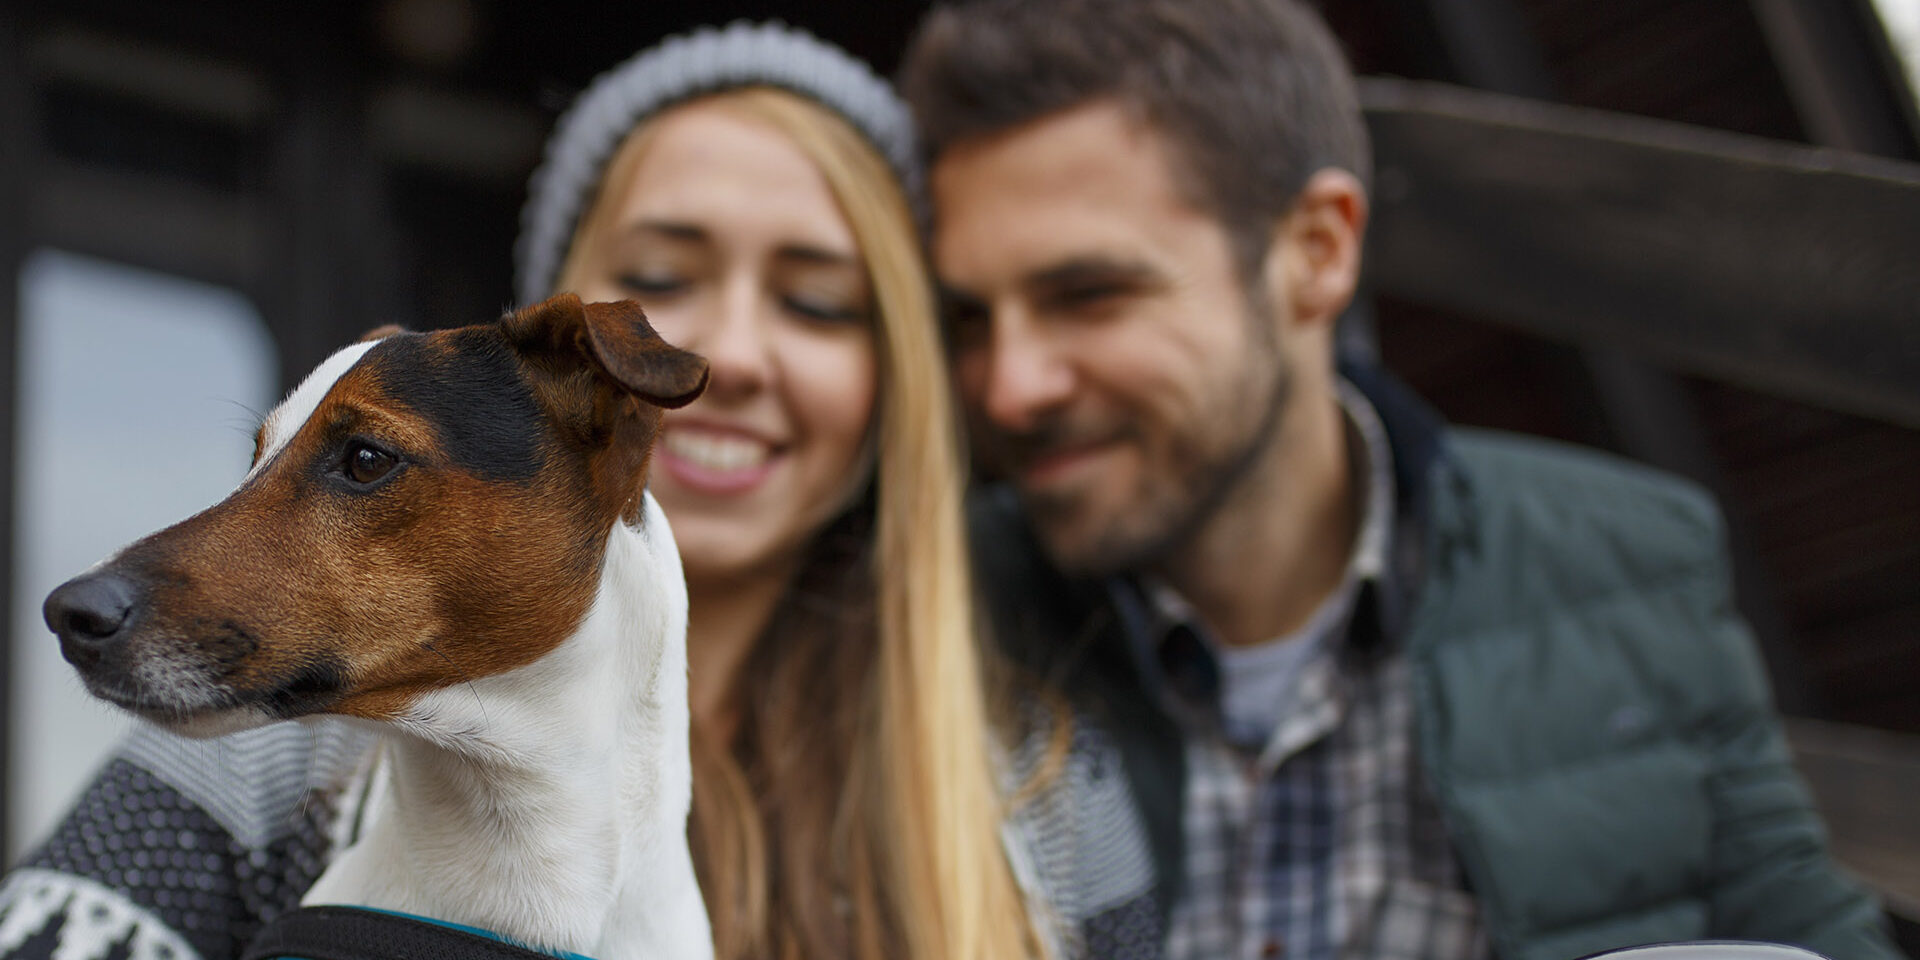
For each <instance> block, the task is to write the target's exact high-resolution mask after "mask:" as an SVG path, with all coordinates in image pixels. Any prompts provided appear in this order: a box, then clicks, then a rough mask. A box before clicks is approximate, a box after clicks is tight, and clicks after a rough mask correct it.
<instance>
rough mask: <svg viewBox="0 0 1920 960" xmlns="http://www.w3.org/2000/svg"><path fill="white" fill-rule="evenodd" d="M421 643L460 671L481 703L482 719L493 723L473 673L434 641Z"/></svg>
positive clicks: (462, 681) (466, 683) (470, 690)
mask: <svg viewBox="0 0 1920 960" xmlns="http://www.w3.org/2000/svg"><path fill="white" fill-rule="evenodd" d="M420 643H421V644H422V645H423V646H425V647H426V648H427V649H428V650H432V651H433V654H434V656H436V657H439V658H440V659H442V660H445V661H446V662H447V666H449V667H452V668H454V669H455V670H458V671H460V682H461V683H463V684H465V685H466V688H467V692H468V693H471V694H473V702H474V703H476V704H479V706H480V719H482V720H485V721H486V722H487V723H489V724H491V723H493V718H492V717H489V716H487V702H486V701H485V700H482V699H480V688H479V687H476V686H474V685H473V675H472V674H470V673H468V672H467V671H466V668H465V667H462V666H460V665H459V664H457V663H455V662H453V658H452V657H449V656H447V655H446V654H444V653H441V652H440V648H439V647H436V646H434V645H433V641H431V640H422V641H420Z"/></svg>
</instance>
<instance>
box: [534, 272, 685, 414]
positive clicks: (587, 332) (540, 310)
mask: <svg viewBox="0 0 1920 960" xmlns="http://www.w3.org/2000/svg"><path fill="white" fill-rule="evenodd" d="M501 324H502V328H503V330H504V332H505V333H506V336H507V342H508V343H510V344H512V345H513V347H514V348H515V349H516V350H519V351H520V353H521V355H522V356H524V357H526V358H527V359H529V360H530V361H533V362H535V363H536V364H539V365H541V366H545V367H547V368H548V369H549V370H551V371H552V372H555V373H564V372H565V371H566V370H567V369H568V368H577V367H582V366H584V367H586V368H588V369H591V370H592V371H593V372H595V373H596V374H597V375H599V376H600V377H602V378H604V379H607V380H610V381H612V382H613V383H614V384H616V385H617V386H618V387H619V389H620V390H621V391H623V392H626V393H630V394H633V395H634V396H636V397H639V398H640V399H641V400H644V401H646V402H648V403H650V404H653V405H654V406H657V407H683V406H686V405H687V404H689V403H692V402H693V400H694V398H695V397H698V396H699V395H700V392H701V391H702V390H705V389H706V387H707V361H706V360H705V359H703V358H701V357H700V356H699V355H697V354H694V353H690V352H688V351H686V350H681V349H679V348H678V347H675V346H673V345H671V344H669V343H667V342H666V341H665V340H662V339H661V338H660V335H659V334H657V333H655V332H654V330H653V325H652V324H649V323H648V322H647V315H646V313H645V312H644V311H642V310H641V309H640V305H639V304H637V303H634V302H633V301H631V300H621V301H617V302H614V303H581V302H580V298H579V297H578V296H576V295H574V294H571V293H563V294H560V295H558V296H556V297H553V298H551V299H549V300H546V301H545V302H542V303H538V304H535V305H533V306H531V307H526V308H524V309H522V310H520V311H518V312H517V313H514V314H512V315H511V316H508V317H507V318H505V319H504V320H502V321H501Z"/></svg>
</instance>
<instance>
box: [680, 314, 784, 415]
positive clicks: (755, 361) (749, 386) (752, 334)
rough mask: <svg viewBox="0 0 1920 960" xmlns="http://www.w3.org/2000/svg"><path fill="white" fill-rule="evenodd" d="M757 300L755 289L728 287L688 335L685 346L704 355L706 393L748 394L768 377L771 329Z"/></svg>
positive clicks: (759, 387)
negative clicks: (703, 319) (706, 378)
mask: <svg viewBox="0 0 1920 960" xmlns="http://www.w3.org/2000/svg"><path fill="white" fill-rule="evenodd" d="M759 301H760V298H759V296H758V295H757V293H756V292H754V291H745V290H742V291H732V290H730V291H728V292H727V293H726V295H724V296H722V297H720V298H718V301H717V303H716V306H717V307H718V309H717V310H716V311H715V315H714V316H711V317H708V318H706V322H704V323H701V324H699V325H698V326H699V330H698V332H697V333H696V335H695V336H694V337H692V338H690V342H689V343H688V344H687V349H689V350H692V351H694V352H696V353H698V354H700V355H701V356H704V357H706V358H707V365H708V370H709V374H708V377H709V379H708V382H707V395H708V396H709V397H727V396H740V395H744V394H749V393H752V392H754V391H756V390H759V389H761V388H762V387H764V386H766V384H767V382H768V380H769V379H770V378H771V375H772V371H773V367H774V356H773V353H774V346H773V342H772V337H771V334H772V331H771V329H769V325H768V323H767V318H766V316H765V310H764V309H763V308H762V305H761V304H760V302H759Z"/></svg>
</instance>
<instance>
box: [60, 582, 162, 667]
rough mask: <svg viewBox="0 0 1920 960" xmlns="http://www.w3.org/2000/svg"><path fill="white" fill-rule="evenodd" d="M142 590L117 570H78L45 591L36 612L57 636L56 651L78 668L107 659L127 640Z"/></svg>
mask: <svg viewBox="0 0 1920 960" xmlns="http://www.w3.org/2000/svg"><path fill="white" fill-rule="evenodd" d="M142 592H143V591H142V590H141V589H140V587H139V585H138V584H136V583H134V582H133V581H132V580H129V579H127V578H126V577H124V576H121V575H120V574H117V573H111V572H106V571H99V572H94V573H87V574H82V575H80V576H78V577H75V578H73V579H72V580H68V581H67V582H66V583H63V584H61V585H60V586H59V587H58V588H56V589H55V590H54V591H53V592H52V593H50V594H48V595H47V602H46V603H45V604H43V605H42V606H41V609H40V612H41V614H42V615H43V616H45V617H46V620H47V626H48V627H49V628H51V629H52V630H53V632H54V634H56V635H57V636H59V638H60V655H61V656H63V657H65V658H67V662H68V663H71V664H73V665H74V666H75V667H78V668H79V669H81V670H83V671H84V670H90V669H93V668H94V667H97V666H99V665H100V663H101V661H103V660H110V659H112V658H113V657H114V655H115V654H118V653H120V652H121V651H122V650H123V649H124V648H125V646H126V644H127V636H128V635H129V634H130V633H131V632H132V631H130V630H128V629H127V627H128V626H129V624H131V623H132V621H133V619H134V615H135V612H136V611H137V610H138V608H139V606H140V603H141V599H142V596H141V594H142Z"/></svg>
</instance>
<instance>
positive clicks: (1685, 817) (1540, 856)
mask: <svg viewBox="0 0 1920 960" xmlns="http://www.w3.org/2000/svg"><path fill="white" fill-rule="evenodd" d="M902 82H903V88H904V92H905V93H906V95H907V97H908V99H909V101H910V102H911V103H912V104H913V105H914V107H915V109H916V110H917V111H918V113H919V115H920V119H921V121H922V123H923V126H924V135H925V137H926V141H927V143H926V147H927V150H928V151H929V155H930V157H931V158H932V160H933V165H932V168H931V187H932V195H933V202H934V234H933V245H932V254H933V258H934V263H935V267H936V269H937V272H938V273H939V275H940V277H941V279H942V281H943V283H944V284H945V285H946V286H947V288H948V290H949V291H950V298H951V303H952V310H951V320H950V322H951V324H952V330H951V332H950V335H951V337H952V340H953V364H954V371H955V376H956V379H957V382H958V384H959V388H960V391H961V393H962V395H963V396H964V398H965V399H966V400H967V402H968V406H969V408H970V415H971V417H972V426H973V429H974V432H975V435H976V437H977V439H978V441H979V443H978V446H979V449H980V451H981V454H982V456H983V459H984V462H985V464H986V465H987V466H988V468H989V469H990V470H992V471H995V472H997V473H998V475H1000V476H1001V477H1003V478H1004V479H1005V480H1006V481H1007V482H1008V484H1009V486H1010V488H1011V489H1012V490H1013V491H1015V492H1016V493H1017V504H1016V503H1015V502H1014V501H1013V500H1011V499H1009V498H1006V497H1003V496H998V495H996V494H993V493H989V494H987V495H985V497H984V498H983V501H982V502H981V503H980V504H979V508H978V510H977V511H976V514H977V515H976V518H975V538H976V543H977V549H978V550H979V551H980V553H981V556H982V559H981V563H980V565H981V570H982V577H983V579H984V581H985V583H986V589H987V591H988V593H989V596H990V597H991V599H992V601H993V604H994V606H995V608H996V629H997V630H998V631H999V633H1000V634H1001V640H1002V642H1003V644H1004V645H1005V646H1006V647H1007V648H1008V649H1009V650H1010V652H1011V653H1012V654H1013V655H1014V656H1015V657H1016V658H1018V659H1019V660H1020V661H1022V662H1023V663H1024V664H1025V665H1026V666H1027V667H1029V668H1030V669H1031V670H1032V671H1034V672H1035V673H1036V674H1038V675H1039V676H1042V677H1044V678H1047V679H1051V680H1053V681H1054V682H1056V683H1058V684H1059V685H1060V686H1061V687H1062V688H1063V689H1064V691H1065V692H1066V694H1067V696H1068V698H1069V699H1070V700H1071V701H1072V702H1073V703H1074V705H1075V706H1076V707H1077V708H1078V720H1077V723H1078V724H1080V725H1081V727H1082V729H1083V731H1090V732H1091V734H1093V736H1092V738H1091V739H1090V740H1089V739H1087V738H1086V737H1083V736H1082V735H1081V734H1080V733H1076V734H1075V738H1074V743H1075V749H1076V751H1077V752H1079V753H1082V754H1084V753H1086V752H1088V751H1092V752H1094V753H1096V754H1097V753H1100V752H1105V753H1109V754H1114V755H1117V756H1118V757H1119V758H1120V761H1121V766H1122V767H1123V769H1124V771H1125V777H1124V778H1123V780H1124V784H1125V788H1126V793H1127V795H1128V797H1129V799H1130V803H1131V804H1132V811H1131V812H1130V813H1128V812H1123V814H1122V815H1119V816H1113V817H1109V819H1108V821H1104V823H1105V824H1106V825H1105V826H1101V827H1100V828H1098V829H1093V830H1082V831H1081V834H1080V837H1081V841H1080V842H1082V843H1083V844H1086V845H1089V846H1090V847H1091V848H1093V849H1094V850H1095V853H1093V854H1089V855H1082V856H1079V857H1078V858H1077V859H1076V858H1075V856H1074V855H1072V854H1071V853H1068V854H1062V855H1060V856H1058V857H1055V860H1056V861H1057V862H1055V863H1054V864H1052V866H1053V867H1055V868H1057V867H1058V866H1059V863H1060V862H1066V863H1069V864H1070V865H1077V866H1078V867H1081V868H1086V869H1089V870H1094V871H1096V872H1098V871H1113V870H1119V871H1120V872H1122V873H1124V872H1125V871H1124V869H1123V868H1124V862H1125V861H1126V860H1127V857H1126V856H1125V854H1126V853H1127V852H1128V851H1129V850H1131V849H1134V848H1135V847H1137V848H1139V849H1141V850H1144V851H1145V856H1146V858H1147V859H1149V860H1150V862H1151V871H1152V875H1151V878H1150V889H1149V891H1148V894H1149V897H1148V899H1149V900H1151V902H1152V903H1153V904H1155V908H1154V909H1147V910H1142V909H1141V908H1140V900H1139V899H1138V898H1136V899H1134V900H1128V899H1127V896H1126V895H1127V891H1128V890H1129V889H1131V888H1130V887H1129V886H1128V885H1127V884H1126V883H1124V882H1121V883H1118V884H1115V883H1109V882H1107V881H1108V880H1109V879H1110V878H1108V877H1106V876H1104V875H1102V876H1096V877H1095V878H1094V879H1093V880H1091V881H1087V882H1084V883H1083V882H1081V881H1078V880H1071V879H1070V880H1069V883H1068V886H1069V887H1073V886H1074V885H1075V884H1078V885H1079V888H1078V889H1074V890H1072V891H1070V892H1072V893H1074V894H1075V895H1073V896H1068V897H1065V898H1064V902H1065V903H1066V904H1067V906H1066V907H1065V908H1063V909H1064V912H1065V913H1067V915H1068V916H1069V918H1070V919H1074V920H1080V921H1083V923H1084V929H1083V935H1084V936H1085V938H1086V941H1085V942H1084V943H1082V944H1081V945H1080V946H1081V948H1082V949H1083V950H1084V951H1086V952H1090V953H1094V954H1096V955H1108V954H1119V953H1127V954H1129V955H1134V954H1139V953H1141V943H1142V942H1143V941H1144V940H1151V941H1153V948H1152V949H1153V950H1154V951H1157V950H1159V949H1160V947H1161V945H1162V944H1164V948H1165V951H1166V953H1167V954H1169V955H1171V956H1174V957H1274V956H1281V955H1289V956H1297V957H1308V958H1321V957H1334V956H1340V957H1396V958H1398V957H1406V958H1412V957H1431V958H1441V960H1445V958H1469V957H1479V956H1484V955H1487V954H1488V953H1489V952H1491V953H1493V954H1498V955H1499V956H1501V957H1504V958H1506V960H1567V958H1573V957H1579V956H1582V955H1585V954H1588V953H1592V952H1595V951H1600V950H1604V949H1609V948H1615V947H1622V946H1627V945H1633V944H1642V943H1650V942H1658V941H1673V940H1696V939H1706V938H1741V939H1756V940H1771V941H1783V942H1789V943H1797V944H1802V945H1805V946H1808V947H1811V948H1813V949H1815V950H1818V951H1821V952H1824V953H1826V954H1828V955H1829V956H1832V957H1834V958H1836V960H1851V958H1869V957H1875V958H1880V957H1895V956H1897V953H1895V952H1894V950H1893V948H1892V947H1891V945H1890V943H1889V942H1888V940H1887V938H1886V936H1885V933H1884V932H1883V930H1882V929H1881V927H1880V917H1879V913H1878V911H1877V909H1876V908H1875V907H1874V905H1873V904H1872V903H1871V901H1870V900H1868V899H1867V898H1866V897H1865V896H1864V895H1863V894H1862V893H1861V892H1860V891H1859V890H1858V889H1857V888H1856V887H1854V886H1853V885H1852V884H1851V883H1849V882H1848V881H1846V880H1844V879H1842V878H1841V877H1839V876H1838V875H1837V874H1836V873H1835V870H1834V868H1833V866H1832V865H1831V863H1830V862H1829V860H1828V857H1827V854H1826V852H1825V849H1824V841H1823V838H1822V832H1821V828H1820V825H1819V823H1818V821H1817V819H1816V817H1815V815H1814V814H1813V813H1812V811H1811V809H1810V807H1809V804H1808V799H1807V796H1806V793H1805V791H1804V789H1803V788H1802V786H1801V785H1800V783H1799V781H1798V780H1797V778H1796V776H1795V774H1794V772H1793V770H1792V767H1791V764H1790V759H1789V756H1788V753H1787V749H1786V747H1785V744H1784V741H1783V740H1782V737H1781V734H1780V729H1779V724H1778V720H1777V718H1776V717H1775V715H1774V714H1773V711H1772V708H1771V706H1770V703H1769V695H1768V692H1767V690H1766V688H1765V681H1764V679H1763V675H1762V671H1761V669H1760V666H1759V664H1758V662H1757V659H1756V657H1755V654H1754V651H1753V648H1752V644H1751V642H1750V639H1749V636H1748V633H1747V631H1746V629H1745V628H1744V626H1743V625H1742V624H1741V623H1740V622H1739V621H1738V619H1737V618H1736V616H1735V615H1734V614H1733V613H1732V611H1731V609H1730V606H1729V599H1728V586H1727V573H1726V566H1725V563H1724V558H1723V556H1722V555H1721V553H1720V551H1719V548H1718V546H1717V544H1718V542H1719V539H1720V536H1721V530H1720V525H1719V520H1718V517H1717V514H1716V513H1715V511H1714V508H1713V506H1712V504H1711V503H1710V501H1709V500H1708V498H1707V497H1706V496H1704V495H1703V494H1702V493H1700V492H1699V491H1697V490H1695V489H1693V488H1691V487H1689V486H1686V485H1684V484H1682V483H1680V482H1678V481H1675V480H1671V479H1667V478H1664V477H1660V476H1656V475H1654V474H1652V473H1650V472H1648V471H1645V470H1643V469H1639V468H1636V467H1632V466H1628V465H1625V464H1622V463H1618V462H1614V461H1611V460H1608V459H1606V458H1603V457H1601V456H1598V455H1594V454H1589V453H1583V452H1578V451H1574V450H1570V449H1565V448H1561V447H1555V446H1550V445H1547V444H1545V443H1540V442H1534V441H1528V440H1522V439H1518V438H1512V437H1502V436H1495V435H1490V434H1486V433H1481V432H1474V431H1467V430H1458V429H1451V428H1447V427H1445V426H1443V425H1441V424H1440V423H1438V422H1437V421H1436V420H1435V418H1434V417H1433V416H1432V414H1431V413H1429V412H1428V410H1427V409H1426V408H1425V407H1424V406H1423V405H1422V404H1421V403H1420V402H1419V401H1418V400H1417V399H1416V398H1414V397H1412V396H1411V395H1409V394H1408V393H1407V392H1406V391H1405V390H1404V388H1402V387H1399V386H1397V385H1396V384H1395V382H1394V381H1392V380H1390V379H1388V378H1387V377H1385V376H1384V375H1382V374H1380V373H1379V372H1377V371H1371V370H1367V369H1364V368H1358V367H1355V368H1351V369H1340V368H1337V366H1336V363H1335V359H1334V354H1335V351H1334V328H1335V321H1336V319H1337V318H1338V317H1339V315H1340V313H1341V312H1342V310H1343V309H1344V308H1345V307H1346V306H1347V304H1348V302H1349V300H1350V298H1351V297H1352V295H1353V291H1354V286H1355V281H1356V278H1357V276H1358V274H1359V271H1360V256H1361V241H1362V237H1363V233H1364V227H1365V224H1366V218H1367V188H1366V183H1367V178H1368V175H1369V158H1368V147H1367V142H1366V136H1365V131H1364V127H1363V125H1362V121H1361V118H1360V113H1359V108H1358V105H1357V102H1356V98H1355V94H1354V89H1353V83H1352V79H1351V76H1350V74H1349V70H1348V68H1347V66H1346V65H1345V63H1344V61H1343V60H1342V58H1341V56H1340V54H1339V52H1338V48H1337V45H1336V43H1335V41H1334V40H1333V39H1332V37H1331V36H1330V35H1329V33H1328V31H1327V30H1326V28H1325V27H1324V25H1323V24H1321V23H1320V22H1319V20H1318V19H1317V18H1316V17H1315V15H1314V14H1313V13H1312V12H1311V11H1310V10H1308V9H1307V8H1306V7H1304V6H1302V5H1301V4H1299V3H1296V2H1293V0H1207V2H1204V3H1201V2H1193V0H1047V2H1036V0H983V2H979V3H975V4H972V5H967V6H952V7H944V8H940V9H937V10H935V11H934V12H933V13H932V14H931V15H930V16H929V18H928V20H927V21H926V23H925V24H924V25H923V26H922V29H921V31H920V33H919V34H918V36H917V37H916V38H915V40H914V43H913V45H912V47H911V49H910V50H909V52H908V55H907V58H906V61H905V65H904V68H903V77H902ZM1101 769H1102V764H1101V763H1100V762H1099V758H1098V757H1096V758H1095V761H1094V762H1093V763H1091V764H1090V765H1086V766H1085V768H1084V769H1080V768H1070V769H1069V773H1070V775H1069V776H1068V777H1066V778H1065V779H1066V780H1067V781H1069V786H1073V785H1084V783H1092V782H1097V781H1098V780H1099V776H1098V775H1099V771H1100V770H1101ZM1089 770H1090V771H1092V773H1091V774H1088V773H1087V771H1089ZM1076 771H1077V772H1076ZM1086 809H1089V810H1091V809H1093V807H1090V806H1089V807H1087V808H1086ZM1101 809H1104V808H1101ZM1086 815H1087V816H1090V817H1091V816H1096V814H1095V813H1088V814H1086ZM1130 830H1139V831H1141V832H1143V833H1144V838H1143V839H1142V841H1141V842H1140V843H1138V844H1135V845H1134V846H1133V847H1129V846H1128V843H1127V842H1126V838H1127V835H1128V833H1129V831H1130ZM1114 851H1118V853H1114ZM1044 856H1045V851H1043V858H1044ZM1114 863H1119V864H1121V865H1122V866H1121V867H1114V866H1113V864H1114ZM1048 867H1049V864H1041V865H1040V872H1042V873H1047V871H1048ZM1055 872H1056V873H1057V872H1058V871H1057V869H1056V870H1055ZM1088 887H1092V888H1102V887H1105V888H1111V889H1108V890H1107V895H1106V896H1105V899H1100V898H1099V897H1094V896H1092V895H1091V894H1088V895H1084V896H1083V895H1080V894H1086V891H1087V888H1088ZM1115 891H1118V893H1117V894H1116V893H1115ZM1094 901H1097V902H1094ZM1121 928H1125V929H1124V930H1122V929H1121Z"/></svg>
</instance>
